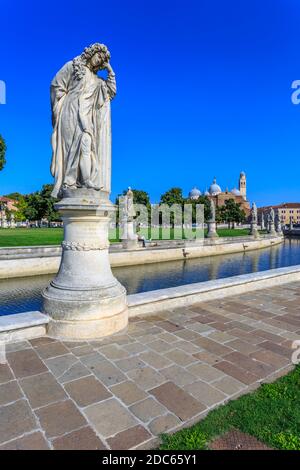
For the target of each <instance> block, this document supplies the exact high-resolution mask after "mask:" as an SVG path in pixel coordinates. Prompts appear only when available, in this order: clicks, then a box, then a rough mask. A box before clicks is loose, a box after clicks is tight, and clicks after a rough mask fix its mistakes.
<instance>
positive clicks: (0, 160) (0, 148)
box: [0, 135, 6, 171]
mask: <svg viewBox="0 0 300 470" xmlns="http://www.w3.org/2000/svg"><path fill="white" fill-rule="evenodd" d="M5 153H6V144H5V141H4V139H3V137H2V136H1V135H0V171H1V170H3V168H4V166H5V163H6V160H5Z"/></svg>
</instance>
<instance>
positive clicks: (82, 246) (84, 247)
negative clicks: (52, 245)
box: [61, 241, 109, 251]
mask: <svg viewBox="0 0 300 470" xmlns="http://www.w3.org/2000/svg"><path fill="white" fill-rule="evenodd" d="M61 245H62V247H63V249H64V250H72V251H91V250H106V249H108V247H109V245H108V243H105V244H104V243H103V244H102V245H101V244H99V243H91V244H87V243H80V242H66V241H63V242H62V244H61Z"/></svg>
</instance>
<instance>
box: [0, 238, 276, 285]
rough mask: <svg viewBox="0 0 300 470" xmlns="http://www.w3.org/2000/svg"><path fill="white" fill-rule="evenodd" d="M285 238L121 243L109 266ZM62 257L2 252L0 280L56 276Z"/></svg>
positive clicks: (35, 251) (50, 250)
mask: <svg viewBox="0 0 300 470" xmlns="http://www.w3.org/2000/svg"><path fill="white" fill-rule="evenodd" d="M282 242H283V237H281V236H275V237H270V236H269V235H265V236H262V237H260V238H254V237H251V236H249V237H232V238H225V237H224V238H218V239H216V240H207V239H204V240H202V239H200V240H196V241H184V240H173V241H169V240H168V241H167V240H164V241H158V242H153V243H151V244H149V245H148V246H147V247H145V248H142V247H139V248H138V249H136V250H125V249H123V248H122V247H121V245H120V244H114V245H111V246H110V253H109V258H110V263H111V266H112V267H113V268H114V267H122V266H138V265H144V264H152V263H162V262H167V261H176V260H186V259H194V258H203V257H210V256H217V255H224V254H230V253H241V252H248V251H253V250H259V249H262V248H268V247H272V246H274V245H278V244H281V243H282ZM60 258H61V247H59V246H46V247H45V246H43V247H40V246H39V247H16V248H1V249H0V279H9V278H18V277H27V276H38V275H44V274H55V273H56V272H57V271H58V268H59V263H60Z"/></svg>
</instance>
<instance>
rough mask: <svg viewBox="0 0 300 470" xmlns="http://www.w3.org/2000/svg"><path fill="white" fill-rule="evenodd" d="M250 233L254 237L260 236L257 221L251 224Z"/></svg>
mask: <svg viewBox="0 0 300 470" xmlns="http://www.w3.org/2000/svg"><path fill="white" fill-rule="evenodd" d="M250 235H252V236H253V237H254V238H258V237H259V231H258V228H257V224H256V223H252V224H251V231H250Z"/></svg>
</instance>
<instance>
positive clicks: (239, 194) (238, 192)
mask: <svg viewBox="0 0 300 470" xmlns="http://www.w3.org/2000/svg"><path fill="white" fill-rule="evenodd" d="M231 194H234V196H241V192H240V191H239V190H238V189H236V188H233V189H232V190H231Z"/></svg>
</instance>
